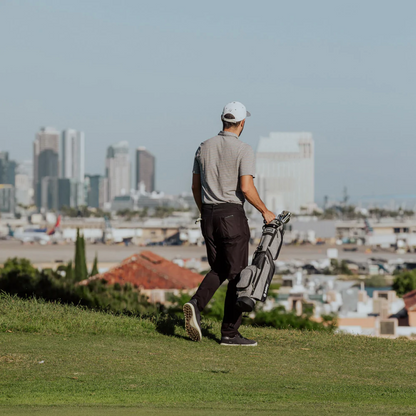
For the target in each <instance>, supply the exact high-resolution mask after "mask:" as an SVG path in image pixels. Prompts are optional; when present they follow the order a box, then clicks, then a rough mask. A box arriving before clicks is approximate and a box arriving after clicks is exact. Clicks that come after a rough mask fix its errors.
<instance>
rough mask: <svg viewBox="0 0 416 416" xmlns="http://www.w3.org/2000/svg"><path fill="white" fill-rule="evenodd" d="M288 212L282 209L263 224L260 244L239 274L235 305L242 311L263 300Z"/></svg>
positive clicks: (279, 247)
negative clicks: (272, 218)
mask: <svg viewBox="0 0 416 416" xmlns="http://www.w3.org/2000/svg"><path fill="white" fill-rule="evenodd" d="M290 215H291V214H290V212H288V211H283V212H282V213H281V214H280V215H278V216H277V218H276V219H274V220H273V221H271V222H270V223H268V224H265V225H264V226H263V233H262V236H261V239H260V244H259V246H258V247H257V250H256V251H255V252H254V255H253V261H252V264H251V265H250V266H247V267H246V268H245V269H244V270H243V271H242V272H241V274H240V280H239V281H238V283H237V306H238V307H239V308H240V310H241V311H242V312H251V311H252V310H253V309H254V306H255V304H256V301H258V300H259V301H261V302H264V301H265V300H266V297H267V292H268V291H269V286H270V283H271V281H272V279H273V276H274V270H275V265H274V261H275V260H277V258H278V257H279V253H280V249H281V248H282V244H283V235H284V230H283V226H284V225H285V224H286V223H288V222H289V220H290Z"/></svg>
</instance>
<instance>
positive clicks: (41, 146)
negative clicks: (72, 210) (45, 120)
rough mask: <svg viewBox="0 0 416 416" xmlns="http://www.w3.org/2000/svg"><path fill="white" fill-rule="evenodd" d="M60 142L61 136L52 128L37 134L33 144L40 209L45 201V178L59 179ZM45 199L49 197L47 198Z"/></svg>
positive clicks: (34, 169) (36, 200)
mask: <svg viewBox="0 0 416 416" xmlns="http://www.w3.org/2000/svg"><path fill="white" fill-rule="evenodd" d="M59 141H60V134H59V132H58V131H57V130H55V129H54V128H52V127H44V128H41V129H40V130H39V132H38V133H36V138H35V141H34V143H33V189H34V191H35V204H36V206H37V207H38V208H41V206H42V201H43V200H44V198H43V196H42V188H44V187H43V186H42V180H43V178H46V177H49V178H58V177H59ZM45 189H46V188H45ZM55 197H56V196H55ZM45 198H48V197H46V196H45Z"/></svg>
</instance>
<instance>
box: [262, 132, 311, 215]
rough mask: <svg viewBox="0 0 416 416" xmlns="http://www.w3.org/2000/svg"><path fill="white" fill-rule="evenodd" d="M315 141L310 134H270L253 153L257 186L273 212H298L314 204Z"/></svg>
mask: <svg viewBox="0 0 416 416" xmlns="http://www.w3.org/2000/svg"><path fill="white" fill-rule="evenodd" d="M314 177H315V168H314V141H313V138H312V134H311V133H270V135H269V137H261V138H260V142H259V145H258V147H257V154H256V185H257V189H258V190H259V194H260V197H261V198H262V199H263V201H264V202H265V204H266V206H267V207H268V208H269V209H270V210H272V211H273V212H279V211H281V210H283V209H285V210H289V211H291V212H294V213H299V212H301V211H302V210H304V209H305V208H308V207H310V206H312V205H313V204H314Z"/></svg>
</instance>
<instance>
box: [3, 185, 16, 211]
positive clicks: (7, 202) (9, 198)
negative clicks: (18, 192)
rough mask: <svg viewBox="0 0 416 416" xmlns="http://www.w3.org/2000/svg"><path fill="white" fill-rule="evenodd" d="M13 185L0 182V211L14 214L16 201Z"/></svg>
mask: <svg viewBox="0 0 416 416" xmlns="http://www.w3.org/2000/svg"><path fill="white" fill-rule="evenodd" d="M14 192H15V190H14V187H13V185H10V184H0V213H8V214H14V212H15V209H16V201H15V195H14Z"/></svg>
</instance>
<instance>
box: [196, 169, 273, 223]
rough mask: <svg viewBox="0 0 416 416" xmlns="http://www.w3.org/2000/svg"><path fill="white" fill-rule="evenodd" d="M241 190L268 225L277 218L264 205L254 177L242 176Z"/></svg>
mask: <svg viewBox="0 0 416 416" xmlns="http://www.w3.org/2000/svg"><path fill="white" fill-rule="evenodd" d="M194 176H195V175H194ZM240 188H241V191H242V192H243V194H244V196H245V198H246V199H247V201H248V202H250V204H251V205H253V207H254V208H256V209H257V211H260V212H261V215H263V218H264V221H266V223H269V222H270V221H272V220H274V219H275V218H276V215H275V214H273V212H271V211H269V210H268V209H267V208H266V205H264V202H263V201H262V200H261V199H260V196H259V193H258V192H257V189H256V187H255V186H254V181H253V176H251V175H244V176H240Z"/></svg>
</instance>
